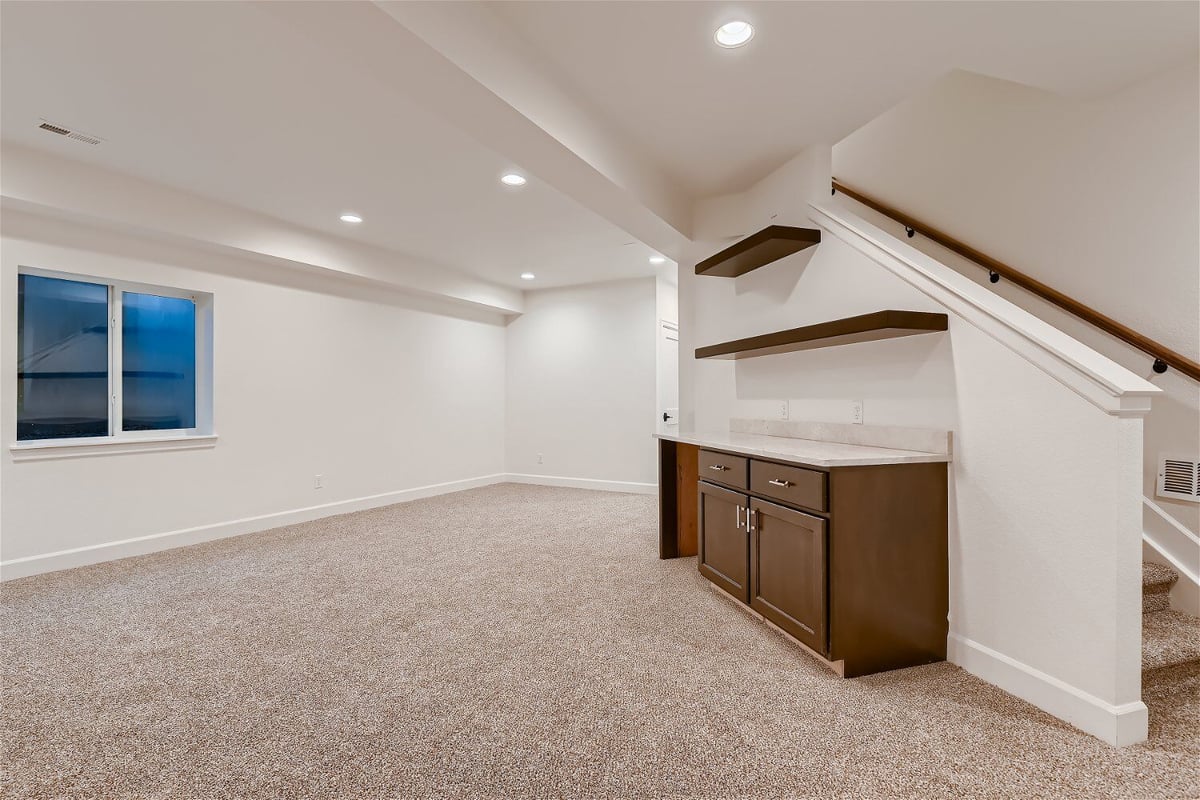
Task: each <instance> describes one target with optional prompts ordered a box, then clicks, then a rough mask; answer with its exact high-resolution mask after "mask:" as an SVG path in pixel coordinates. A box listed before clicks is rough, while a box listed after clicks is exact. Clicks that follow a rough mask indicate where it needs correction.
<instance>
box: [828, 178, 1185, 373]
mask: <svg viewBox="0 0 1200 800" xmlns="http://www.w3.org/2000/svg"><path fill="white" fill-rule="evenodd" d="M833 191H834V192H835V193H836V192H841V193H842V194H844V195H846V196H847V197H849V198H852V199H854V200H857V201H858V202H860V203H862V204H863V205H864V206H867V207H868V208H872V209H874V210H876V211H878V212H879V213H880V214H883V215H884V216H885V217H890V218H891V219H893V220H895V221H896V222H899V223H900V224H901V225H903V226H904V227H905V229H906V230H907V231H912V232H916V233H920V234H921V235H922V236H924V237H925V238H927V239H929V240H930V241H934V242H937V243H938V244H940V245H941V246H942V247H944V248H946V249H947V250H950V251H951V252H953V253H957V254H958V255H960V256H962V257H963V258H966V259H969V260H971V261H974V262H975V263H976V264H979V265H980V266H981V267H983V268H984V269H986V270H988V272H990V273H992V274H993V275H998V276H1000V277H1002V278H1005V279H1006V280H1009V281H1012V282H1013V283H1015V284H1016V285H1017V286H1020V287H1021V288H1022V289H1025V290H1027V291H1029V292H1032V293H1033V294H1036V295H1037V296H1038V297H1040V298H1042V299H1043V300H1046V301H1048V302H1050V303H1053V304H1054V305H1056V306H1058V307H1059V308H1061V309H1063V310H1064V311H1066V312H1068V313H1071V314H1074V315H1075V316H1077V317H1079V318H1080V319H1081V320H1083V321H1084V322H1088V323H1091V324H1092V325H1095V326H1096V327H1097V328H1099V329H1100V330H1102V331H1104V332H1105V333H1107V334H1110V335H1112V336H1115V337H1117V338H1118V339H1120V340H1121V341H1123V342H1125V343H1126V344H1129V345H1132V346H1133V347H1136V348H1137V349H1138V350H1141V351H1142V352H1143V353H1146V354H1148V355H1150V356H1152V357H1153V358H1154V361H1155V363H1154V371H1155V372H1166V371H1167V367H1174V368H1175V369H1177V370H1179V371H1180V372H1182V373H1183V374H1184V375H1187V376H1188V377H1189V378H1191V379H1192V380H1195V381H1200V364H1197V363H1196V362H1195V361H1192V360H1191V359H1190V358H1188V357H1187V356H1185V355H1183V354H1181V353H1176V352H1175V351H1174V350H1172V349H1171V348H1169V347H1166V346H1165V345H1161V344H1159V343H1158V342H1156V341H1154V340H1153V339H1151V338H1150V337H1148V336H1143V335H1142V334H1140V333H1138V332H1137V331H1135V330H1133V329H1132V328H1130V327H1128V326H1126V325H1122V324H1121V323H1120V322H1117V321H1116V320H1115V319H1113V318H1112V317H1108V316H1105V315H1104V314H1101V313H1100V312H1099V311H1097V310H1096V309H1094V308H1091V307H1090V306H1085V305H1084V304H1083V303H1081V302H1079V301H1078V300H1076V299H1074V298H1073V297H1069V296H1067V295H1065V294H1063V293H1062V292H1060V291H1058V290H1057V289H1055V288H1053V287H1051V286H1047V285H1046V284H1044V283H1042V282H1041V281H1039V280H1037V279H1036V278H1031V277H1030V276H1028V275H1026V274H1025V273H1024V272H1021V271H1020V270H1018V269H1016V268H1014V267H1010V266H1009V265H1008V264H1005V263H1004V262H1003V261H997V260H996V259H994V258H992V257H991V256H988V255H985V254H983V253H981V252H979V251H978V250H976V249H975V248H974V247H971V246H970V245H969V244H966V243H964V242H961V241H959V240H958V239H955V238H954V237H953V236H951V235H950V234H948V233H945V232H943V231H940V230H938V229H937V228H935V227H933V226H932V225H928V224H926V223H924V222H922V221H921V220H919V219H916V218H915V217H910V216H909V215H908V214H905V213H904V212H903V211H900V210H898V209H895V208H892V207H891V206H889V205H887V204H885V203H882V202H880V201H878V200H876V199H875V198H873V197H869V196H868V195H865V194H863V193H862V192H859V191H856V190H854V189H852V188H850V187H849V186H847V185H846V184H844V183H842V182H841V181H839V180H837V178H834V179H833ZM912 235H913V234H912V233H909V236H910V237H911V236H912ZM996 280H997V278H993V283H994V282H995V281H996Z"/></svg>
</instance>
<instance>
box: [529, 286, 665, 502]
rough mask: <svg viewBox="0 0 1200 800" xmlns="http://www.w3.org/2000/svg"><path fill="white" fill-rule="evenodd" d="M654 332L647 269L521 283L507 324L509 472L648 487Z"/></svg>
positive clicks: (651, 478)
mask: <svg viewBox="0 0 1200 800" xmlns="http://www.w3.org/2000/svg"><path fill="white" fill-rule="evenodd" d="M656 332H657V307H656V288H655V279H654V278H643V279H638V280H629V281H615V282H612V283H598V284H589V285H586V286H577V287H569V288H563V289H545V290H542V291H533V292H528V293H527V294H526V299H525V313H523V314H522V315H521V316H519V317H513V318H512V319H511V320H510V322H509V323H508V328H507V334H508V336H507V347H508V374H507V386H508V393H507V401H506V407H507V420H508V436H507V454H508V472H510V473H515V474H518V475H543V476H553V477H557V478H562V479H569V480H573V481H576V482H579V485H592V484H588V483H587V482H589V481H591V482H594V481H616V482H620V483H622V484H626V487H625V488H631V489H637V488H644V489H649V488H652V487H653V486H654V485H655V484H656V483H657V467H656V461H655V458H656V452H657V451H656V450H655V446H654V441H653V439H652V438H651V435H652V433H653V432H654V415H655V391H656V389H655V387H656V373H655V336H656ZM539 454H541V456H542V461H541V463H539V462H538V455H539ZM636 484H641V485H642V486H641V487H638V486H636ZM595 487H596V488H604V487H603V486H602V485H599V484H596V485H595Z"/></svg>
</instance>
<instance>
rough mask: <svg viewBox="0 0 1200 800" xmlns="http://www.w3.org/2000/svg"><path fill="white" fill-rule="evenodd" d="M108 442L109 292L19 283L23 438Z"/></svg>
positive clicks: (33, 279)
mask: <svg viewBox="0 0 1200 800" xmlns="http://www.w3.org/2000/svg"><path fill="white" fill-rule="evenodd" d="M107 435H108V287H107V286H104V285H102V284H96V283H84V282H82V281H66V280H62V279H60V278H42V277H38V276H35V275H19V276H18V277H17V438H18V439H61V438H64V437H70V436H107Z"/></svg>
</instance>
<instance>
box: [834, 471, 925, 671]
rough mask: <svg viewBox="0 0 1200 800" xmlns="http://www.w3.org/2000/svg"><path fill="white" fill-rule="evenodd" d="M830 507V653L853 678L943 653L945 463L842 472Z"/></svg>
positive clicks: (835, 477) (915, 662)
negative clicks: (842, 662)
mask: <svg viewBox="0 0 1200 800" xmlns="http://www.w3.org/2000/svg"><path fill="white" fill-rule="evenodd" d="M830 505H831V511H832V520H833V522H832V524H831V526H830V528H831V531H830V536H829V601H830V606H829V618H830V626H829V627H830V631H829V632H830V655H831V658H833V659H835V660H839V659H845V662H846V676H847V677H853V676H855V675H863V674H866V673H869V672H880V671H883V670H888V669H898V668H901V667H908V666H914V665H917V664H927V663H930V662H934V661H943V660H945V658H946V633H947V630H948V622H947V615H948V613H949V568H948V563H947V526H948V521H947V514H948V508H947V466H946V465H945V464H901V465H891V466H883V467H847V468H844V469H835V470H833V471H832V473H831V475H830Z"/></svg>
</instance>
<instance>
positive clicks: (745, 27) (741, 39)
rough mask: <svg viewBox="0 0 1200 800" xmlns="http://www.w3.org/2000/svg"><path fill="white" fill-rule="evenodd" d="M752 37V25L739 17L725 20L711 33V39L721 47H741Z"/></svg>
mask: <svg viewBox="0 0 1200 800" xmlns="http://www.w3.org/2000/svg"><path fill="white" fill-rule="evenodd" d="M753 38H754V26H753V25H751V24H750V23H749V22H746V21H744V20H740V19H739V20H734V21H733V22H726V23H725V24H724V25H722V26H721V27H719V28H717V32H716V33H715V34H713V41H715V42H716V43H717V44H719V45H720V46H721V47H741V46H742V45H744V44H745V43H746V42H748V41H750V40H751V39H753Z"/></svg>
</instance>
